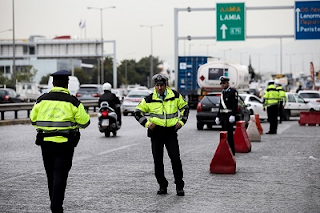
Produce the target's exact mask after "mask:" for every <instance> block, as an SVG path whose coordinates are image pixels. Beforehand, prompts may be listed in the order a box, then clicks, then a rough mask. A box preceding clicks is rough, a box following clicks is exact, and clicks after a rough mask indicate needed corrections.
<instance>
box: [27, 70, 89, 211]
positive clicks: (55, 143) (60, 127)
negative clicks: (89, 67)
mask: <svg viewBox="0 0 320 213" xmlns="http://www.w3.org/2000/svg"><path fill="white" fill-rule="evenodd" d="M70 75H71V74H70V72H69V71H65V70H60V71H57V72H55V73H53V74H52V75H51V76H52V77H53V86H54V87H53V88H52V89H51V91H50V92H49V93H45V94H43V95H42V96H40V97H39V98H38V99H37V101H36V103H35V105H34V106H33V109H32V111H31V114H30V120H31V122H32V125H33V126H34V127H35V128H36V129H37V132H38V134H37V139H36V144H37V145H40V146H41V150H42V158H43V163H44V167H45V170H46V174H47V180H48V189H49V196H50V201H51V205H50V208H51V211H52V212H59V213H60V212H63V207H62V206H63V200H64V195H65V189H66V185H67V178H68V174H69V171H70V169H71V166H72V158H73V153H74V147H75V146H76V145H77V143H78V141H79V140H80V132H79V128H86V127H87V126H88V125H89V124H90V116H89V115H88V113H87V112H86V110H85V109H84V107H83V105H82V103H81V102H80V101H79V100H78V99H77V98H76V97H74V96H71V95H70V92H69V90H68V81H69V76H70Z"/></svg>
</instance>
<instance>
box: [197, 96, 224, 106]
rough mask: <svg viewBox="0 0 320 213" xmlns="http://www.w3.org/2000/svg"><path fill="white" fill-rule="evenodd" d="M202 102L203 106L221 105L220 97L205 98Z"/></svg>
mask: <svg viewBox="0 0 320 213" xmlns="http://www.w3.org/2000/svg"><path fill="white" fill-rule="evenodd" d="M201 102H202V103H203V104H219V103H220V96H204V97H203V99H202V100H201Z"/></svg>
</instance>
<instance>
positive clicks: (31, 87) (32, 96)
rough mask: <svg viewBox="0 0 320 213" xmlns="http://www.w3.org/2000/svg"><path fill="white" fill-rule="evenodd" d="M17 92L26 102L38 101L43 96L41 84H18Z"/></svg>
mask: <svg viewBox="0 0 320 213" xmlns="http://www.w3.org/2000/svg"><path fill="white" fill-rule="evenodd" d="M16 92H17V93H18V94H19V95H20V97H21V98H22V99H24V101H26V102H33V101H36V100H37V98H38V97H39V96H40V95H41V93H40V91H39V84H38V83H35V82H17V83H16Z"/></svg>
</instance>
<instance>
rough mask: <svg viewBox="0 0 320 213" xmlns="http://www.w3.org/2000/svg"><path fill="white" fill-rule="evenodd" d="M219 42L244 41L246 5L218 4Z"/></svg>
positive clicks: (217, 36)
mask: <svg viewBox="0 0 320 213" xmlns="http://www.w3.org/2000/svg"><path fill="white" fill-rule="evenodd" d="M216 11H217V30H216V32H217V34H216V38H217V41H244V40H245V38H246V36H245V33H246V31H245V4H244V3H217V6H216Z"/></svg>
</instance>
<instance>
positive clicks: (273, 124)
mask: <svg viewBox="0 0 320 213" xmlns="http://www.w3.org/2000/svg"><path fill="white" fill-rule="evenodd" d="M267 115H268V121H269V123H270V129H269V133H272V134H277V128H278V104H274V105H271V106H268V107H267Z"/></svg>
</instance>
